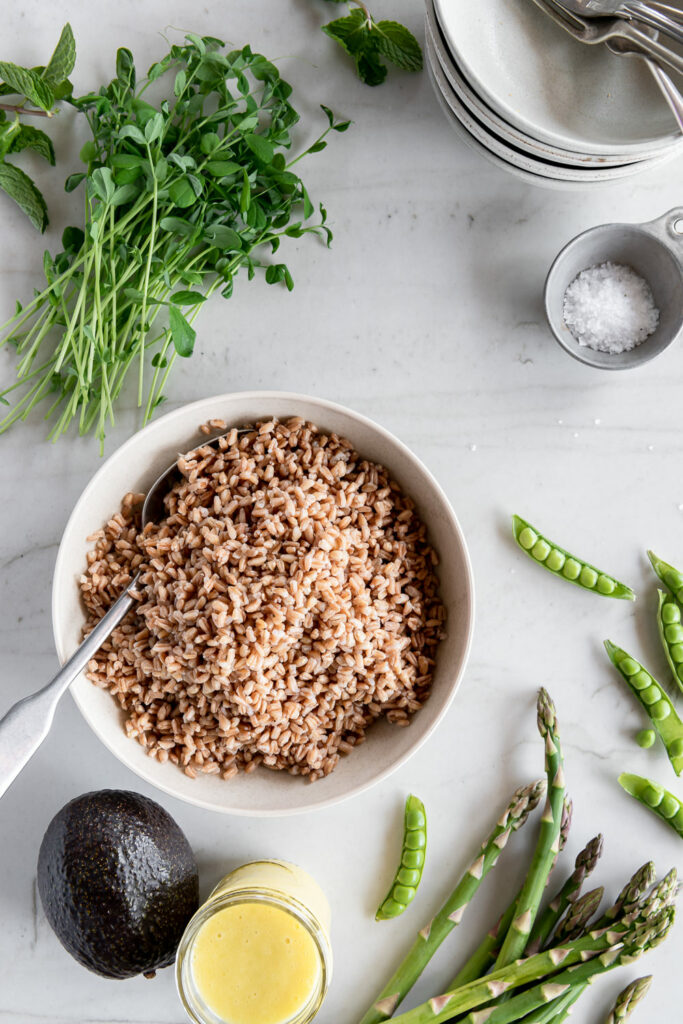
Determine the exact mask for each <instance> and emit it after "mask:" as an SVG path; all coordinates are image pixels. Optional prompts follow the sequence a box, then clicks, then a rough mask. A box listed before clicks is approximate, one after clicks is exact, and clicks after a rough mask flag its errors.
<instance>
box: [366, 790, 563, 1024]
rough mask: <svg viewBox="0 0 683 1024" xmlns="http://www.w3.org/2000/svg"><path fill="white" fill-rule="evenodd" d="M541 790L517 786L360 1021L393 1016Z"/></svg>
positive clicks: (374, 1021)
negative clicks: (493, 825) (494, 823)
mask: <svg viewBox="0 0 683 1024" xmlns="http://www.w3.org/2000/svg"><path fill="white" fill-rule="evenodd" d="M543 792H544V784H543V783H542V782H534V783H532V784H531V785H529V786H523V787H522V788H521V789H518V790H517V791H516V792H515V793H514V795H513V797H512V800H511V801H510V803H509V805H508V807H507V808H506V810H505V811H504V813H503V815H502V817H501V818H500V819H499V821H498V822H497V823H496V825H495V827H494V829H493V831H492V832H491V834H490V835H489V836H488V838H487V839H486V840H485V841H484V843H483V844H482V846H481V849H480V850H479V853H478V855H477V857H476V858H475V860H474V861H473V863H472V864H471V865H470V867H469V868H468V869H467V871H466V872H465V874H464V875H463V877H462V879H461V880H460V882H459V883H458V884H457V885H456V887H455V889H454V890H453V892H452V893H451V895H450V896H449V898H448V899H447V901H446V903H445V904H444V905H443V907H442V908H441V910H439V912H438V913H437V915H436V916H435V917H434V919H433V920H432V921H430V922H429V923H428V924H427V925H426V926H425V927H424V928H422V930H421V931H420V932H419V933H418V936H417V938H416V939H415V942H414V943H413V945H412V947H411V948H410V950H409V952H408V954H407V956H406V957H405V958H404V959H403V961H402V962H401V964H400V965H399V967H398V968H397V969H396V971H394V973H393V975H392V976H391V978H390V979H389V981H388V982H387V984H386V985H385V986H384V988H383V989H382V991H381V992H380V993H379V995H378V996H377V998H376V999H375V1000H374V1001H373V1004H372V1006H371V1007H370V1008H369V1009H368V1011H367V1012H366V1013H365V1014H364V1015H363V1018H362V1021H361V1024H379V1022H380V1021H385V1020H387V1019H388V1018H389V1017H391V1016H392V1014H393V1012H394V1010H395V1009H396V1007H397V1006H398V1005H399V1003H400V1002H401V1001H402V1000H403V998H404V997H405V995H406V993H407V992H409V991H410V989H411V988H412V986H413V985H414V984H415V982H416V980H417V979H418V978H419V976H420V974H421V973H422V971H423V970H424V968H425V966H426V965H427V963H428V962H429V960H430V959H431V958H432V956H433V955H434V953H435V952H436V950H437V949H438V947H439V946H440V945H441V943H442V942H443V940H444V939H445V938H446V936H447V935H448V934H449V933H450V932H451V931H452V930H453V928H455V926H456V925H458V924H460V922H461V920H462V917H463V914H464V912H465V909H466V907H467V905H468V904H469V903H470V901H471V900H472V897H473V896H474V894H475V893H476V891H477V889H478V888H479V886H480V885H481V882H482V880H483V879H484V878H485V877H486V875H487V874H488V873H489V871H490V870H491V868H493V867H494V865H495V864H496V862H497V860H498V857H499V856H500V853H501V851H502V850H503V848H504V847H505V844H506V843H507V841H508V839H509V838H510V835H511V834H512V833H513V832H516V831H517V829H518V828H521V826H522V825H524V823H525V822H526V820H527V818H528V816H529V814H530V813H531V811H532V810H533V809H534V808H535V807H536V805H537V804H538V801H539V800H540V798H541V796H542V795H543Z"/></svg>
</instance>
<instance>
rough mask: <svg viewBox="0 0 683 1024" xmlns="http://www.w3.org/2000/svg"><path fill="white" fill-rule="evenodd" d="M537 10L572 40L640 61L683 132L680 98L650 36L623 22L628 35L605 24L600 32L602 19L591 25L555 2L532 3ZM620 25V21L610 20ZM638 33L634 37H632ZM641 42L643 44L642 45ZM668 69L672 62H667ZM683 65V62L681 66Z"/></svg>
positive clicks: (681, 97) (554, 0)
mask: <svg viewBox="0 0 683 1024" xmlns="http://www.w3.org/2000/svg"><path fill="white" fill-rule="evenodd" d="M533 2H534V3H535V4H536V6H537V7H540V8H541V10H542V11H544V12H545V13H546V14H547V15H548V16H549V17H550V18H552V20H553V21H554V22H556V24H558V25H559V26H560V27H561V28H563V29H564V30H565V31H566V32H569V34H570V35H572V36H574V38H575V39H578V40H579V41H580V42H582V43H599V42H604V43H606V45H607V46H608V47H609V49H610V50H612V52H613V53H616V54H618V55H619V56H622V57H629V56H633V57H641V58H643V59H644V60H645V61H646V62H647V65H648V67H649V69H650V71H651V72H652V74H653V76H654V78H655V81H656V82H657V85H658V86H659V88H660V90H661V92H662V95H663V96H664V98H665V100H666V101H667V103H668V104H669V107H670V108H671V111H672V113H673V115H674V117H675V118H676V121H677V123H678V125H679V127H680V129H681V131H682V132H683V96H681V93H680V92H679V91H678V89H677V88H676V86H675V85H674V83H673V82H672V80H671V78H670V77H669V75H668V74H667V73H666V71H664V69H663V68H662V67H661V66H660V63H659V59H660V58H658V57H657V56H654V55H653V52H652V43H654V42H655V40H653V39H652V38H651V36H649V35H647V33H646V32H641V31H640V30H639V29H634V28H633V27H632V26H630V23H629V22H623V21H622V25H623V26H624V27H625V28H627V27H629V26H630V27H631V29H632V30H631V31H628V32H624V31H616V32H615V31H613V25H612V24H611V21H610V23H608V25H607V29H606V31H605V29H603V31H602V32H601V31H600V25H603V26H604V25H605V22H604V21H603V20H602V19H601V21H600V25H596V24H593V23H592V22H590V21H587V20H585V19H583V18H579V17H577V15H575V14H572V13H571V12H569V11H568V10H567V9H566V8H565V7H564V5H563V4H560V3H559V2H557V0H533ZM613 20H614V21H619V19H613ZM635 33H637V35H636V34H635ZM643 40H644V41H645V42H643ZM666 52H667V53H669V54H670V53H671V51H670V50H668V49H667V50H666ZM667 63H668V64H669V66H671V61H667ZM681 63H682V64H683V61H682V62H681Z"/></svg>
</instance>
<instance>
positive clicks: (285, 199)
mask: <svg viewBox="0 0 683 1024" xmlns="http://www.w3.org/2000/svg"><path fill="white" fill-rule="evenodd" d="M162 79H163V81H160V80H162ZM157 83H158V84H157ZM152 85H153V86H154V88H153V89H150V86H152ZM162 85H166V86H167V89H166V96H165V98H161V99H160V100H155V101H154V102H152V99H151V96H152V93H153V94H154V96H155V97H156V96H158V95H162V96H163V95H164V94H163V91H162V89H161V86H162ZM148 89H150V92H149V93H148ZM291 93H292V89H291V86H290V85H289V84H288V83H287V82H285V81H284V80H283V79H282V78H281V77H280V73H279V71H278V69H277V68H276V67H275V66H274V65H273V64H272V63H271V62H270V61H268V60H266V58H265V57H263V56H261V55H260V54H257V53H253V52H252V50H251V49H250V47H249V46H245V47H243V48H242V49H241V50H233V51H231V52H227V53H226V52H224V44H223V43H222V42H221V41H220V40H219V39H215V38H213V37H203V38H202V37H200V36H198V35H194V34H189V35H187V36H186V37H185V41H184V43H183V44H182V45H173V46H171V48H170V51H169V52H168V53H167V54H166V56H164V57H163V58H162V59H161V60H160V61H158V62H157V63H155V64H153V65H152V67H151V68H150V70H149V72H148V75H147V78H146V79H145V80H144V81H143V82H142V83H141V84H138V83H137V76H136V69H135V64H134V62H133V56H132V54H131V52H130V51H129V50H126V49H120V50H119V51H118V54H117V59H116V77H115V78H114V79H113V80H112V81H111V82H110V83H109V85H107V86H103V87H102V88H100V89H99V91H98V92H94V93H91V94H89V95H86V96H82V97H80V98H79V99H74V100H72V101H71V102H72V103H73V105H74V106H75V107H76V108H77V109H78V110H80V111H81V112H82V113H83V114H84V116H85V117H86V118H87V120H88V123H89V125H90V128H91V131H92V139H91V141H90V142H88V143H87V144H86V146H85V147H84V149H83V151H82V154H81V155H82V157H83V159H84V160H85V162H86V163H87V169H86V170H85V171H84V172H82V173H79V174H73V175H71V176H70V177H69V178H68V179H67V182H66V189H67V191H72V190H73V189H75V188H78V187H79V185H81V183H84V187H85V226H84V230H83V229H80V228H74V227H71V228H67V229H66V231H65V232H64V235H63V237H62V244H63V251H62V252H59V253H58V254H57V255H56V256H51V255H50V254H49V253H46V254H45V259H44V273H45V278H46V287H44V288H43V290H42V291H40V292H36V294H35V297H34V298H33V299H32V300H31V301H30V302H29V303H27V304H26V305H25V306H21V305H20V304H17V310H16V313H15V315H14V316H13V317H12V318H11V319H10V320H9V321H8V322H7V323H6V324H5V325H4V328H3V330H4V331H5V334H4V338H3V341H2V344H6V343H11V344H12V345H13V346H14V347H15V348H16V351H17V357H18V363H17V379H16V381H15V382H14V383H13V384H11V385H9V386H7V387H5V388H4V390H0V401H1V402H3V403H4V404H5V405H9V404H10V401H9V396H10V395H11V396H12V398H13V406H12V408H11V409H10V411H8V412H7V414H6V415H5V417H4V418H3V419H1V420H0V432H3V431H5V430H7V429H8V427H10V426H11V425H12V424H13V423H14V422H16V421H17V420H19V419H25V418H26V417H27V416H28V415H29V413H30V412H31V410H32V409H34V408H35V406H37V405H38V404H39V403H42V402H43V401H45V400H47V399H49V400H50V402H51V404H50V405H49V407H48V409H47V413H46V419H48V418H50V419H52V420H53V426H52V429H51V431H50V435H49V436H50V437H51V438H53V439H56V438H58V437H60V436H61V435H62V434H63V433H65V431H66V430H67V429H68V428H69V426H70V425H71V424H72V422H73V421H76V422H77V424H78V429H79V431H80V433H81V434H88V433H91V432H94V433H95V435H96V437H97V438H98V439H99V441H100V448H101V449H102V446H103V442H104V437H105V426H106V424H107V422H111V423H113V422H114V409H115V406H116V402H117V399H118V398H119V396H120V394H121V391H122V388H123V387H124V382H125V381H126V378H127V375H128V373H129V371H131V370H133V372H134V374H135V376H136V378H137V383H136V390H137V402H138V405H139V406H141V407H143V408H144V422H147V421H148V420H149V419H150V417H151V416H152V414H153V412H154V410H155V409H156V408H157V407H158V406H159V404H160V403H161V402H162V401H163V400H164V388H165V386H166V382H167V381H168V378H169V374H170V372H171V369H172V367H173V364H174V362H175V360H176V358H177V357H178V356H180V357H182V358H188V357H189V356H191V355H192V353H193V350H194V344H195V330H194V328H193V327H192V323H193V321H194V319H195V317H196V316H197V314H198V312H199V310H200V308H201V306H202V304H203V303H204V302H205V301H206V299H207V298H208V297H209V296H210V295H211V294H212V293H213V292H215V291H220V293H221V295H222V296H223V297H224V298H226V299H227V298H230V296H231V295H232V291H233V287H234V281H235V277H236V275H237V274H238V272H239V271H241V270H243V271H246V275H247V277H248V279H249V280H251V279H252V278H253V277H254V275H255V274H256V272H257V270H260V271H263V272H264V274H265V279H266V282H267V283H268V284H278V283H283V284H284V285H285V287H286V288H287V289H288V290H291V289H292V288H293V286H294V282H293V280H292V275H291V273H290V271H289V269H288V267H287V266H286V264H284V263H280V262H275V261H273V260H272V259H270V258H269V257H272V255H273V254H275V253H276V252H277V250H278V248H279V246H280V243H281V242H282V240H283V239H285V238H301V237H302V236H303V235H306V234H312V235H316V236H318V237H319V238H321V239H322V240H323V242H325V243H326V244H327V245H329V243H330V241H331V238H332V233H331V231H330V229H329V227H328V226H327V224H326V219H327V215H326V211H325V208H324V207H323V206H322V204H321V205H320V206H319V207H318V213H317V215H315V214H316V210H315V207H314V205H313V203H312V201H311V199H310V197H309V194H308V192H307V190H306V187H305V185H304V183H303V181H302V180H301V178H300V177H298V175H297V174H296V173H295V172H294V171H293V170H292V168H293V166H294V165H295V164H296V163H297V162H298V161H299V160H300V159H301V158H302V157H303V156H305V155H307V154H310V153H317V152H320V151H321V150H322V149H324V148H325V147H326V145H327V142H326V137H327V135H328V134H329V133H330V132H333V131H334V132H343V131H345V130H346V129H347V128H348V126H349V122H348V121H338V120H336V119H335V117H334V115H333V113H332V111H331V110H329V109H328V108H327V107H322V110H323V111H324V114H325V116H326V118H327V122H328V123H327V127H326V128H325V130H324V131H323V132H322V134H321V135H320V136H319V137H318V138H317V139H316V140H315V141H314V142H313V143H312V144H311V145H309V146H308V147H307V148H306V149H304V150H303V152H300V153H299V154H298V155H296V156H293V157H290V158H289V159H288V158H287V157H286V155H285V154H286V152H287V151H288V150H289V149H290V148H291V144H292V139H291V130H292V128H293V126H294V125H295V124H296V123H297V121H298V120H299V115H298V113H297V111H296V110H295V109H294V107H293V106H292V104H291V103H290V96H291ZM314 215H315V216H314ZM162 313H163V314H164V315H160V314H162ZM150 364H151V365H150ZM17 396H18V397H17Z"/></svg>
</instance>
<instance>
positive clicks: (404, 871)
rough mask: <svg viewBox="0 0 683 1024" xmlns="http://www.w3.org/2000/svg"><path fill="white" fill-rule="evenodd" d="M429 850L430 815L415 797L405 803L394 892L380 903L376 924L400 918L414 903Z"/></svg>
mask: <svg viewBox="0 0 683 1024" xmlns="http://www.w3.org/2000/svg"><path fill="white" fill-rule="evenodd" d="M426 849H427V812H426V811H425V808H424V804H423V803H422V801H421V800H420V799H419V798H418V797H416V796H413V795H412V794H411V795H410V796H409V797H408V799H407V800H406V807H405V813H404V815H403V845H402V848H401V861H400V863H399V865H398V868H397V870H396V875H395V876H394V880H393V882H392V883H391V888H390V889H389V892H388V893H387V894H386V896H385V897H384V899H383V900H382V902H381V903H380V905H379V907H378V909H377V913H376V914H375V920H376V921H386V920H388V919H389V918H391V917H398V916H399V914H402V913H403V911H404V910H405V909H406V907H407V906H408V904H409V903H412V901H413V900H414V899H415V893H416V892H417V887H418V885H419V884H420V880H421V878H422V871H423V869H424V863H425V852H426Z"/></svg>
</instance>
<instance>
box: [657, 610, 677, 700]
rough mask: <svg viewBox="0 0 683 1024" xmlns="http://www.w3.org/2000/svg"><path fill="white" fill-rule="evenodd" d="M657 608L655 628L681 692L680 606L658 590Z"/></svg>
mask: <svg viewBox="0 0 683 1024" xmlns="http://www.w3.org/2000/svg"><path fill="white" fill-rule="evenodd" d="M657 593H658V594H659V608H658V609H657V626H658V628H659V636H660V639H661V641H662V647H663V648H664V653H665V654H666V660H667V661H668V662H669V667H670V668H671V671H672V673H673V677H674V679H675V680H676V683H677V684H678V688H679V689H680V690H683V623H682V622H681V619H682V618H683V615H681V606H680V604H679V603H678V599H677V598H675V597H672V596H671V594H665V593H664V591H663V590H658V591H657Z"/></svg>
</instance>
